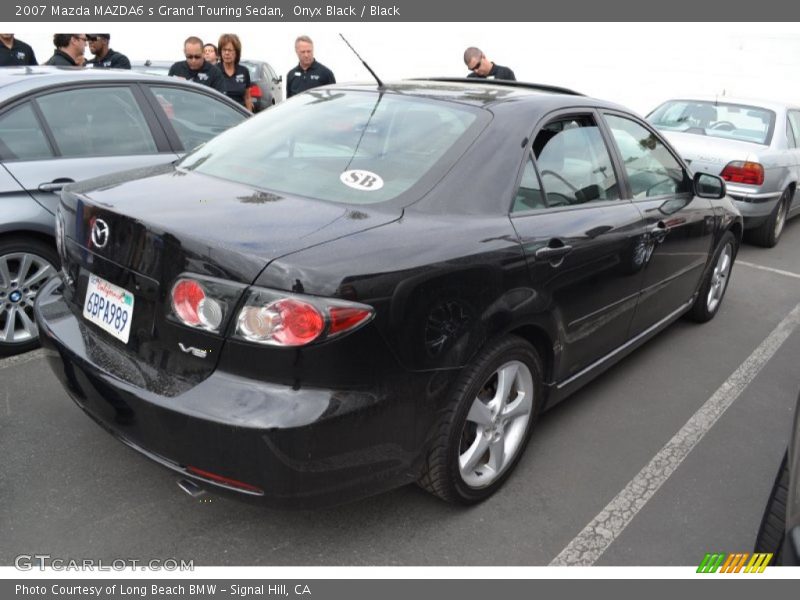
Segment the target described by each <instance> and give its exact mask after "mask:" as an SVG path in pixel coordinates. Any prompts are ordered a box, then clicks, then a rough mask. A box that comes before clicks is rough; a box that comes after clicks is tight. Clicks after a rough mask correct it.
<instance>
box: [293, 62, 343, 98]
mask: <svg viewBox="0 0 800 600" xmlns="http://www.w3.org/2000/svg"><path fill="white" fill-rule="evenodd" d="M329 83H336V77H334V76H333V71H331V70H330V69H329V68H328V67H326V66H325V65H323V64H322V63H320V62H317V61H316V60H315V61H314V62H313V63H311V65H310V66H309V67H308V69H307V70H305V71H304V70H303V68H302V67H301V66H300V63H298V64H297V66H296V67H295V68H294V69H292V70H291V71H289V73H288V74H287V75H286V97H287V98H291V97H292V96H294V95H295V94H299V93H300V92H305V91H306V90H310V89H311V88H315V87H319V86H321V85H328V84H329Z"/></svg>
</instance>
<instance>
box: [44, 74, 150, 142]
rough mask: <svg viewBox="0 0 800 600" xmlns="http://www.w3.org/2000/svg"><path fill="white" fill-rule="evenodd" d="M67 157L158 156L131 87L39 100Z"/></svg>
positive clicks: (88, 90) (74, 92)
mask: <svg viewBox="0 0 800 600" xmlns="http://www.w3.org/2000/svg"><path fill="white" fill-rule="evenodd" d="M36 102H37V103H38V105H39V108H40V109H41V111H42V114H43V115H44V118H45V121H47V125H48V126H49V128H50V130H51V131H52V133H53V137H54V138H55V141H56V145H57V146H58V150H59V152H60V153H61V155H62V156H64V157H70V158H71V157H83V156H124V155H134V154H155V153H156V152H157V151H158V150H157V148H156V143H155V141H154V140H153V136H152V135H151V133H150V128H149V127H148V125H147V122H146V120H145V117H144V115H143V114H142V111H141V109H140V108H139V104H138V102H137V101H136V99H135V98H134V95H133V92H132V91H131V90H130V88H128V87H90V88H84V89H71V90H63V91H59V92H55V93H52V94H46V95H43V96H39V97H38V98H37V99H36Z"/></svg>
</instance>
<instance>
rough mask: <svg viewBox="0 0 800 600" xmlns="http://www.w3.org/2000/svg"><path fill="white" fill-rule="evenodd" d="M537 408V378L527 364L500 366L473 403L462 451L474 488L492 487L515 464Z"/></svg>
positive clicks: (465, 476)
mask: <svg viewBox="0 0 800 600" xmlns="http://www.w3.org/2000/svg"><path fill="white" fill-rule="evenodd" d="M532 408H533V377H532V375H531V371H530V369H529V368H528V367H527V365H525V363H523V362H520V361H517V360H514V361H510V362H507V363H505V364H504V365H502V366H501V367H499V368H498V369H497V370H496V371H495V372H494V373H492V375H491V376H490V377H489V378H488V379H487V380H486V381H485V382H484V384H483V386H481V390H480V391H479V392H478V395H477V396H476V397H475V399H474V400H473V401H472V405H471V406H470V409H469V413H468V414H467V420H466V423H465V424H464V429H463V431H462V433H461V439H460V443H459V451H458V468H459V472H460V474H461V479H462V480H463V481H464V483H466V484H467V485H468V486H470V487H472V488H484V487H486V486H489V485H491V484H492V483H494V482H495V481H497V478H498V477H500V475H501V474H502V473H503V472H504V471H505V470H506V469H507V468H508V466H509V465H510V464H511V463H512V462H513V461H514V459H515V458H516V456H517V454H518V453H519V450H520V448H521V446H522V443H523V441H524V440H525V432H526V430H527V428H528V422H529V421H530V418H531V411H532Z"/></svg>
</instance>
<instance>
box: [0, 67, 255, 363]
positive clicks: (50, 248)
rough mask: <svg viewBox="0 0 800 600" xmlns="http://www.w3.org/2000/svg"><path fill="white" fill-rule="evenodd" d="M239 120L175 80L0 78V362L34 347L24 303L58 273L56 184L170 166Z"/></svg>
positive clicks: (50, 73)
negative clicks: (3, 357)
mask: <svg viewBox="0 0 800 600" xmlns="http://www.w3.org/2000/svg"><path fill="white" fill-rule="evenodd" d="M248 114H249V113H248V112H247V111H245V110H244V109H243V108H242V107H240V106H238V105H237V104H235V103H234V102H232V101H230V100H229V99H228V98H226V97H225V96H223V95H222V94H219V93H218V92H216V91H214V90H212V89H210V88H207V87H204V86H200V85H196V84H193V83H189V82H184V81H180V80H178V79H175V78H170V79H165V78H162V77H155V76H151V75H146V74H141V73H134V72H131V71H117V70H106V69H102V70H99V69H85V70H84V69H59V68H54V67H5V68H2V69H0V356H4V355H9V354H15V353H17V352H21V351H25V350H28V349H30V348H33V347H35V346H36V345H37V343H38V338H37V331H36V326H35V324H34V322H33V318H32V316H33V313H32V310H33V308H32V307H33V299H34V296H35V295H36V292H37V290H38V289H39V288H40V287H41V286H42V284H43V283H44V282H45V281H47V280H48V279H49V278H50V277H51V276H52V275H54V274H55V272H56V270H57V267H58V256H57V254H56V248H55V241H54V239H55V238H54V228H55V220H54V217H53V214H54V210H55V205H56V204H57V202H58V194H59V192H60V191H61V189H62V188H63V187H64V186H65V185H67V184H69V183H71V182H75V181H80V180H84V179H89V178H91V177H96V176H99V175H105V174H107V173H111V172H114V171H121V170H127V169H133V168H138V167H147V166H151V165H156V164H161V163H169V162H172V161H173V160H175V159H176V158H178V157H180V156H181V155H182V154H183V153H184V152H185V151H187V150H191V149H192V148H194V147H196V146H198V145H200V144H202V143H204V142H206V141H207V140H209V139H211V138H212V137H214V136H215V135H216V134H217V133H220V132H222V131H224V130H226V129H228V128H229V127H231V126H233V125H236V124H238V123H240V122H241V121H243V120H244V119H246V118H247V116H248Z"/></svg>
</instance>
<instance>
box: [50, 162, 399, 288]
mask: <svg viewBox="0 0 800 600" xmlns="http://www.w3.org/2000/svg"><path fill="white" fill-rule="evenodd" d="M61 207H62V213H63V215H62V218H63V219H64V227H65V234H66V236H67V237H68V238H70V239H73V240H74V241H76V242H77V243H78V244H79V245H81V246H83V247H86V248H90V249H93V250H96V251H98V252H99V253H100V254H102V255H103V256H104V258H107V259H109V260H112V261H114V262H116V263H117V264H120V265H122V266H125V267H128V268H131V269H133V270H135V271H138V272H139V273H142V274H144V275H147V276H149V277H152V278H154V279H156V280H161V279H162V268H161V264H162V263H164V262H170V261H172V262H180V263H183V265H182V267H183V269H184V270H187V271H192V272H200V273H203V272H206V273H207V274H210V275H214V276H218V277H224V278H227V279H231V280H234V281H240V282H243V283H251V282H252V281H253V280H255V278H256V277H257V276H258V274H259V273H260V272H261V271H262V270H263V269H264V267H265V266H266V265H267V264H269V262H271V261H272V260H274V259H275V258H278V257H280V256H284V255H286V254H289V253H292V252H296V251H298V250H302V249H305V248H309V247H311V246H315V245H317V244H322V243H325V242H328V241H330V240H333V239H336V238H341V237H345V236H348V235H352V234H354V233H357V232H359V231H363V230H365V229H370V228H373V227H377V226H380V225H383V224H386V223H389V222H392V221H394V220H396V219H398V218H400V216H401V214H402V211H401V210H400V209H396V208H395V209H392V210H389V209H385V210H381V209H375V208H372V207H370V208H364V207H362V206H346V205H341V204H333V203H329V202H323V201H320V200H314V199H310V198H304V197H298V196H290V195H286V194H275V193H271V192H268V191H265V190H263V189H256V188H252V187H248V186H245V185H241V184H238V183H233V182H230V181H225V180H222V179H218V178H214V177H210V176H207V175H201V174H196V173H192V172H187V171H183V170H180V169H176V168H174V167H173V166H172V165H168V166H166V167H156V168H149V169H139V170H136V171H130V172H126V173H120V174H115V175H111V176H106V177H102V178H96V179H93V180H89V181H85V182H82V183H80V184H76V185H72V186H70V187H68V188H67V189H66V190H65V192H64V193H63V194H62V203H61ZM98 218H100V219H103V220H104V221H105V222H106V223H107V225H108V226H109V229H110V235H109V238H110V240H111V243H109V244H108V246H107V247H105V248H103V249H102V250H97V249H95V248H92V247H91V242H90V237H91V232H90V229H91V225H92V223H93V222H94V221H93V219H98ZM145 255H149V257H150V258H148V259H147V260H145V259H144V256H145ZM172 267H173V268H174V267H175V265H172ZM170 270H172V269H170Z"/></svg>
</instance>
